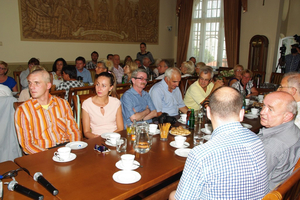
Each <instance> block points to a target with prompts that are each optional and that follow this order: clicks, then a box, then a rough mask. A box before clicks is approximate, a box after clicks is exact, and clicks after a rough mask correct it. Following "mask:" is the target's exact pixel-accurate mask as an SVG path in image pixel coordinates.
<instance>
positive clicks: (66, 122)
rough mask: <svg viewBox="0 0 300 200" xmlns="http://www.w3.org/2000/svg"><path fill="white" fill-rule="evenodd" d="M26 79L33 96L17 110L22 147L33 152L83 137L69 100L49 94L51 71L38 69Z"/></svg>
mask: <svg viewBox="0 0 300 200" xmlns="http://www.w3.org/2000/svg"><path fill="white" fill-rule="evenodd" d="M27 80H28V85H29V91H30V94H31V97H32V98H31V99H29V100H28V101H26V102H25V103H23V104H22V105H20V106H19V107H18V108H17V110H16V112H15V126H16V130H17V134H18V139H19V143H20V145H21V146H22V148H23V151H24V152H25V153H27V154H33V153H37V152H40V151H45V150H46V149H48V148H51V147H54V146H57V145H59V144H61V143H65V142H72V141H79V140H81V132H80V131H79V130H78V127H77V124H76V122H75V120H74V118H73V114H72V111H71V107H70V105H69V103H68V102H67V101H66V100H64V99H61V98H58V97H56V96H51V95H50V94H49V89H50V88H51V82H50V75H49V73H48V72H47V71H46V70H44V69H38V70H36V71H33V72H32V73H31V74H29V76H28V77H27Z"/></svg>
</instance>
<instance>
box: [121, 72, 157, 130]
mask: <svg viewBox="0 0 300 200" xmlns="http://www.w3.org/2000/svg"><path fill="white" fill-rule="evenodd" d="M147 80H148V79H147V72H146V70H145V69H141V68H139V69H137V70H135V71H133V72H132V74H131V82H132V87H131V88H130V89H129V90H127V91H126V92H125V93H124V94H123V95H122V97H121V103H122V115H123V120H124V126H125V128H126V125H129V124H131V123H132V122H133V120H136V121H143V120H145V121H147V122H148V123H151V122H152V118H153V117H156V116H157V112H156V109H155V106H154V104H153V102H152V99H151V97H150V95H149V94H148V93H147V92H146V91H144V88H145V87H146V85H147Z"/></svg>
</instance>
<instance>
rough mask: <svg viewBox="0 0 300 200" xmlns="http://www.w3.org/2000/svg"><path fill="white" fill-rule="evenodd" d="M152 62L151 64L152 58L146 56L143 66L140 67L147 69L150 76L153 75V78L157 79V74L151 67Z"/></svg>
mask: <svg viewBox="0 0 300 200" xmlns="http://www.w3.org/2000/svg"><path fill="white" fill-rule="evenodd" d="M150 64H151V60H150V59H149V58H148V57H147V56H145V57H144V58H143V66H141V67H140V68H142V69H145V70H146V72H147V74H148V77H150V76H151V75H152V78H153V79H155V78H156V74H155V73H153V70H152V69H151V68H150Z"/></svg>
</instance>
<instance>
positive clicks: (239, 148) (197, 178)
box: [170, 87, 268, 200]
mask: <svg viewBox="0 0 300 200" xmlns="http://www.w3.org/2000/svg"><path fill="white" fill-rule="evenodd" d="M242 106H243V97H242V95H241V94H240V93H239V92H238V91H236V90H235V89H234V88H230V87H222V88H219V89H217V90H216V91H215V92H214V93H213V94H212V95H211V97H210V99H209V106H208V107H207V116H208V118H209V119H210V120H211V122H212V126H213V129H214V131H213V133H212V137H211V139H210V140H209V141H208V142H207V143H205V144H203V145H199V146H196V147H194V148H193V149H192V150H191V151H190V153H189V155H188V158H187V160H186V163H185V167H184V170H183V173H182V176H181V178H180V182H179V184H178V187H177V191H176V194H175V199H177V200H179V199H262V198H263V197H264V196H265V194H266V193H267V191H268V182H267V164H266V155H265V152H264V146H263V144H262V142H261V140H260V139H259V138H258V137H257V135H256V134H254V133H253V132H251V131H250V130H249V129H246V128H244V127H243V126H242V125H241V123H240V121H242V120H243V117H244V109H242ZM170 199H174V192H172V193H171V194H170Z"/></svg>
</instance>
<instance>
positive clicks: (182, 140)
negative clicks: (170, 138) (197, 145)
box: [175, 135, 186, 147]
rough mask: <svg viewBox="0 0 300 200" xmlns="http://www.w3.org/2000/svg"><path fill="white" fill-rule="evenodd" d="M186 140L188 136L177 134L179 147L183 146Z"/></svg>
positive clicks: (176, 139)
mask: <svg viewBox="0 0 300 200" xmlns="http://www.w3.org/2000/svg"><path fill="white" fill-rule="evenodd" d="M185 140H186V137H184V136H182V135H177V136H175V145H176V146H177V147H182V146H183V144H184V142H185Z"/></svg>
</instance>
